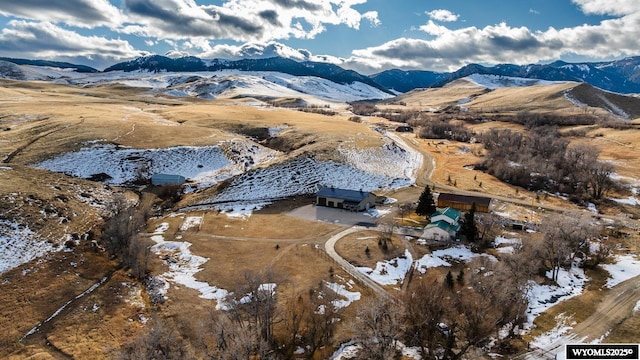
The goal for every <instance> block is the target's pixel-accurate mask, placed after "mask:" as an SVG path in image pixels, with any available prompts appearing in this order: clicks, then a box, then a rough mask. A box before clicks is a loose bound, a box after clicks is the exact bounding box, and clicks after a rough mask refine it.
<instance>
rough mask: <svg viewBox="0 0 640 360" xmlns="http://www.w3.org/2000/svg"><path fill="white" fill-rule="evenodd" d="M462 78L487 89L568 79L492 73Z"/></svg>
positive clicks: (560, 82)
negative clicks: (552, 79)
mask: <svg viewBox="0 0 640 360" xmlns="http://www.w3.org/2000/svg"><path fill="white" fill-rule="evenodd" d="M462 80H466V81H468V82H470V83H472V84H474V85H476V86H478V87H484V88H487V89H498V88H503V87H525V86H536V85H552V84H562V83H566V81H548V80H539V79H528V78H521V77H512V76H500V75H490V74H472V75H469V76H467V77H465V78H463V79H462Z"/></svg>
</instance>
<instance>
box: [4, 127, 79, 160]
mask: <svg viewBox="0 0 640 360" xmlns="http://www.w3.org/2000/svg"><path fill="white" fill-rule="evenodd" d="M82 123H84V119H82V120H80V122H79V123H77V124H70V125H67V126H63V127H60V128H57V129H53V130H49V131H47V132H45V133H44V134H40V135H38V136H36V137H35V138H33V139H32V140H31V141H29V142H28V143H26V144H24V145H22V146H20V147H18V148H17V149H15V150H13V151H12V152H10V153H9V154H8V155H7V156H6V157H5V158H4V160H2V162H3V163H5V164H8V163H10V162H11V161H13V158H15V157H16V156H18V155H19V154H20V153H21V152H23V151H24V150H25V149H26V148H28V147H29V146H31V145H33V144H34V143H35V142H36V141H38V140H41V139H43V138H45V137H47V136H49V135H51V134H55V133H57V132H59V131H62V130H66V129H68V128H70V127H75V126H79V125H81V124H82Z"/></svg>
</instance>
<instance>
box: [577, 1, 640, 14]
mask: <svg viewBox="0 0 640 360" xmlns="http://www.w3.org/2000/svg"><path fill="white" fill-rule="evenodd" d="M572 2H573V3H574V4H576V5H578V6H579V7H580V8H581V9H582V11H583V12H584V13H585V14H597V15H629V14H634V13H637V12H638V11H639V10H640V0H572Z"/></svg>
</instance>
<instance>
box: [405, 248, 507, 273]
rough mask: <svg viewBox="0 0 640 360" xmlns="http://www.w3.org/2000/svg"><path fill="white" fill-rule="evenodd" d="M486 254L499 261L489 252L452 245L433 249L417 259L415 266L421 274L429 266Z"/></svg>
mask: <svg viewBox="0 0 640 360" xmlns="http://www.w3.org/2000/svg"><path fill="white" fill-rule="evenodd" d="M478 256H485V257H488V258H489V259H491V261H494V262H495V261H498V259H496V258H495V257H494V256H492V255H488V254H477V253H474V252H473V251H471V249H469V248H468V247H466V246H463V245H459V246H454V247H450V248H447V249H443V250H436V251H433V252H432V253H431V254H427V255H425V256H423V257H422V258H420V259H418V260H416V262H415V265H414V267H415V268H416V270H418V271H419V272H420V273H421V274H424V273H426V272H427V269H428V268H432V267H439V266H451V263H450V262H449V261H453V260H456V261H464V262H466V261H469V260H471V259H473V258H474V257H478Z"/></svg>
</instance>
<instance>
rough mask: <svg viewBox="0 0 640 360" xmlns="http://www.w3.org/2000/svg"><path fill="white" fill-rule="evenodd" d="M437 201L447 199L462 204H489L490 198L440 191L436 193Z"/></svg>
mask: <svg viewBox="0 0 640 360" xmlns="http://www.w3.org/2000/svg"><path fill="white" fill-rule="evenodd" d="M438 201H448V202H454V203H462V204H469V205H471V204H473V203H476V205H479V206H480V205H482V206H489V205H490V204H491V198H487V197H481V196H469V195H458V194H450V193H440V195H438Z"/></svg>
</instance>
